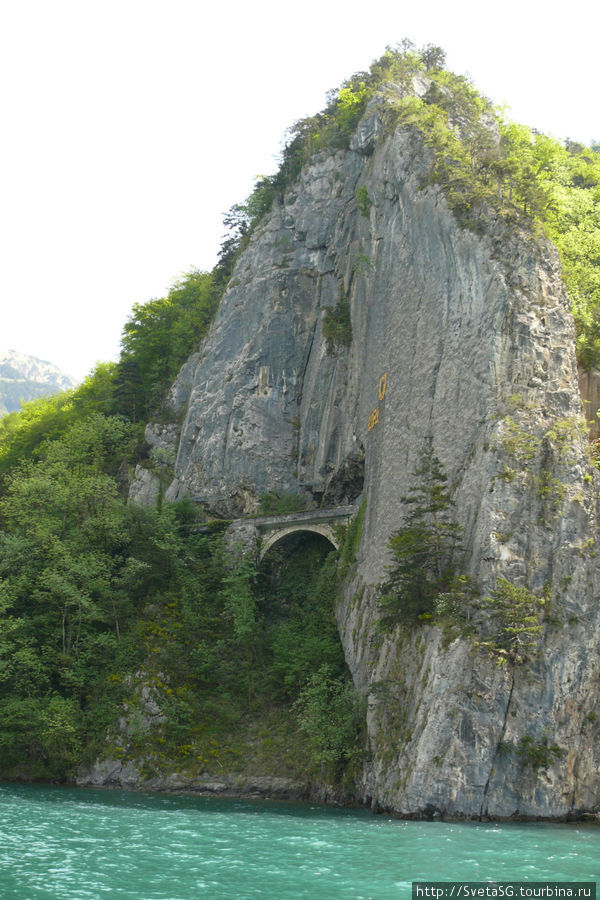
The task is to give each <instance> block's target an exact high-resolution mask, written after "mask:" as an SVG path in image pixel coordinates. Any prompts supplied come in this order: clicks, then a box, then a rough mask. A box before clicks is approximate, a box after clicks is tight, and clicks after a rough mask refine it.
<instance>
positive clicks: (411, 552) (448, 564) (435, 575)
mask: <svg viewBox="0 0 600 900" xmlns="http://www.w3.org/2000/svg"><path fill="white" fill-rule="evenodd" d="M413 475H414V478H415V480H416V484H415V485H414V487H412V488H410V489H409V492H408V496H407V497H402V502H403V503H404V504H406V506H407V507H408V512H407V513H406V515H405V517H404V524H403V526H402V528H400V529H399V530H398V531H396V532H395V533H394V534H393V535H392V537H391V538H390V541H389V547H390V549H391V550H392V551H393V554H394V563H393V565H392V566H390V569H389V576H388V578H387V581H386V582H385V584H384V586H383V597H382V598H381V600H380V608H381V610H382V613H383V616H382V618H381V620H380V621H381V625H382V626H383V627H384V628H385V627H394V626H395V625H396V624H398V623H399V622H414V621H415V620H416V619H419V618H424V617H429V616H430V615H431V613H432V612H433V610H434V607H435V600H436V598H438V597H440V595H444V596H446V595H448V594H449V593H452V592H453V591H455V590H456V586H457V585H456V583H457V580H458V576H457V563H458V561H459V559H460V557H461V556H462V548H461V547H460V540H461V535H462V528H461V527H460V525H457V524H456V523H455V522H453V521H452V515H451V511H452V508H453V506H454V501H453V500H452V496H451V492H450V489H449V488H448V479H447V477H446V475H445V473H444V471H443V468H442V464H441V463H440V461H439V459H438V458H437V456H436V455H435V453H434V452H433V450H432V449H431V448H429V449H426V450H424V451H423V453H422V454H421V461H420V464H419V466H418V468H417V469H416V471H415V472H414V473H413ZM461 581H464V578H463V577H462V576H461Z"/></svg>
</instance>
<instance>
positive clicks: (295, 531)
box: [258, 523, 339, 563]
mask: <svg viewBox="0 0 600 900" xmlns="http://www.w3.org/2000/svg"><path fill="white" fill-rule="evenodd" d="M302 534H317V535H320V536H321V537H322V538H323V539H324V540H325V541H327V542H328V543H329V544H330V549H331V548H333V549H334V550H338V549H339V541H338V539H337V535H336V533H335V531H334V530H333V528H332V527H331V526H330V525H328V524H327V523H323V524H321V523H320V524H315V525H313V524H306V525H288V526H285V527H282V528H279V529H278V530H277V531H274V532H273V533H272V534H270V535H268V536H266V537H264V538H263V540H262V542H261V546H260V550H259V554H258V560H259V563H262V561H263V560H264V558H265V556H266V555H267V553H268V552H269V550H271V548H272V547H275V546H277V545H278V544H280V543H281V541H284V542H286V543H289V542H287V541H286V538H290V537H291V536H292V535H298V536H300V535H302ZM294 543H296V544H297V543H298V542H297V541H293V542H292V545H293V544H294ZM280 549H281V548H280Z"/></svg>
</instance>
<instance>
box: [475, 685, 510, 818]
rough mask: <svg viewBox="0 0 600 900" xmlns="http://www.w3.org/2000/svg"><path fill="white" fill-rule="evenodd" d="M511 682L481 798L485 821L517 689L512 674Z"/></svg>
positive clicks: (481, 810) (480, 815)
mask: <svg viewBox="0 0 600 900" xmlns="http://www.w3.org/2000/svg"><path fill="white" fill-rule="evenodd" d="M510 678H511V681H510V690H509V692H508V700H507V702H506V709H505V710H504V721H503V723H502V731H501V732H500V737H499V738H498V742H497V743H496V749H495V750H494V755H493V757H492V762H491V765H490V771H489V774H488V777H487V781H486V783H485V787H484V789H483V797H482V798H481V806H480V808H479V818H480V819H483V817H484V815H485V816H486V815H487V803H486V800H487V795H488V791H489V788H490V781H491V779H492V775H493V774H494V766H495V764H496V759H497V757H498V753H499V751H500V745H501V744H502V741H503V740H504V735H505V734H506V726H507V723H508V711H509V709H510V703H511V700H512V695H513V690H514V687H515V676H514V675H513V674H512V673H511V676H510Z"/></svg>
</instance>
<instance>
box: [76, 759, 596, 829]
mask: <svg viewBox="0 0 600 900" xmlns="http://www.w3.org/2000/svg"><path fill="white" fill-rule="evenodd" d="M72 786H74V787H82V788H103V789H107V790H124V791H140V792H148V793H156V794H161V793H165V794H190V795H194V796H198V797H220V798H223V799H231V800H264V801H282V802H285V801H288V802H293V803H313V804H314V803H316V804H320V805H324V806H338V807H345V808H349V809H351V808H356V809H370V810H371V811H372V812H373V813H374V814H376V815H386V816H389V817H390V818H395V819H396V818H397V819H405V820H419V821H433V820H435V821H447V822H452V821H456V822H460V821H494V822H507V823H510V822H513V823H515V824H517V823H520V822H548V823H553V824H577V823H579V824H581V823H582V822H584V823H589V824H595V825H598V826H600V814H598V813H596V812H593V811H591V810H590V811H581V812H578V813H577V814H576V815H570V816H569V815H568V816H553V817H550V816H532V815H527V814H520V813H519V810H515V812H514V813H513V814H512V815H511V816H493V817H483V818H482V819H477V818H475V817H473V818H471V817H469V816H457V815H452V814H450V815H448V814H446V813H445V811H444V810H441V809H439V808H437V807H434V806H432V805H431V804H426V805H424V806H423V808H422V809H419V810H417V811H415V812H412V813H407V812H399V811H398V810H394V809H390V808H389V807H384V806H381V805H380V804H379V803H378V802H377V801H376V800H374V799H371V798H370V797H365V798H364V799H363V798H361V797H360V796H358V795H357V794H355V793H353V792H352V791H348V790H342V789H340V788H336V787H335V786H333V785H331V784H325V783H323V782H314V781H309V780H305V781H302V780H296V779H293V778H285V777H278V776H271V775H249V774H247V773H239V772H236V773H220V774H218V775H215V774H214V773H208V772H204V773H202V774H201V775H195V776H190V775H183V774H181V773H180V772H172V773H170V774H167V775H156V776H154V777H151V778H147V777H145V776H144V775H143V774H142V772H141V771H140V770H139V769H138V768H137V767H136V766H135V765H133V763H128V762H125V763H124V762H122V761H121V760H117V759H105V760H102V761H99V762H97V763H95V764H94V766H93V767H92V768H91V769H89V770H86V771H84V772H81V773H80V774H79V775H78V776H77V777H76V778H75V780H74V782H73V785H72Z"/></svg>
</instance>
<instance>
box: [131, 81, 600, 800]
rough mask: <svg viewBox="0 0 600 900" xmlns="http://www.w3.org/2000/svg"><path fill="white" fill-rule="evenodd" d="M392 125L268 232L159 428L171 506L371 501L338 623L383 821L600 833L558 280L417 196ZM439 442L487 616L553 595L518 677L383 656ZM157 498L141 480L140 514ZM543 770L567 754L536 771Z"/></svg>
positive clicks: (589, 572) (419, 172)
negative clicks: (397, 582) (364, 702)
mask: <svg viewBox="0 0 600 900" xmlns="http://www.w3.org/2000/svg"><path fill="white" fill-rule="evenodd" d="M417 87H418V86H417ZM423 89H424V88H423ZM380 108H381V101H380V102H379V105H378V104H377V103H372V104H371V105H370V106H369V108H368V109H367V112H366V114H365V115H364V116H363V119H362V120H361V122H360V124H359V126H358V129H357V131H356V133H355V135H354V137H353V139H352V141H351V143H350V148H349V149H348V150H337V151H333V152H322V153H321V154H320V155H316V156H314V157H313V158H312V160H311V161H310V163H309V164H308V165H307V166H305V168H304V169H303V171H302V173H301V175H300V177H299V179H298V181H297V182H296V183H295V184H294V185H293V186H292V187H291V188H289V189H288V190H287V192H286V194H285V197H284V199H283V201H282V202H280V203H278V204H276V205H275V206H274V208H273V209H272V210H271V212H270V213H269V214H268V215H267V216H266V217H265V218H264V219H263V220H262V222H261V223H260V225H259V227H258V228H257V229H256V230H255V231H254V233H253V234H252V237H251V240H250V243H249V245H248V247H247V248H246V249H245V251H244V252H243V253H242V255H241V256H240V258H239V260H238V262H237V265H236V268H235V271H234V274H233V278H232V280H231V282H230V284H229V287H228V289H227V291H226V293H225V295H224V297H223V300H222V302H221V305H220V309H219V311H218V314H217V317H216V320H215V322H214V324H213V327H212V330H211V332H210V334H209V336H208V338H207V339H206V341H205V342H204V343H203V345H202V346H201V347H200V348H199V350H198V352H197V353H196V354H195V355H194V356H193V357H192V358H191V359H190V360H189V361H188V363H187V364H186V365H185V366H184V368H183V370H182V371H181V373H180V375H179V377H178V380H177V382H176V384H175V385H174V387H173V390H172V392H171V396H170V401H169V402H170V406H171V410H172V412H173V420H174V421H175V420H178V421H180V422H182V424H181V427H180V428H179V427H178V426H176V425H164V424H163V425H160V426H158V425H154V426H149V428H148V432H147V433H148V439H149V441H150V443H151V445H152V446H153V452H154V455H155V459H157V460H163V461H164V460H167V461H168V462H169V461H170V462H171V463H172V464H173V466H174V476H175V477H174V478H173V480H172V482H171V484H170V486H169V487H168V490H167V496H168V497H169V498H170V499H173V500H176V499H179V498H181V497H184V496H192V497H194V498H197V499H198V500H199V501H201V502H202V503H203V505H204V507H205V508H206V509H207V510H208V511H209V512H210V513H212V514H216V515H219V516H224V517H236V516H238V515H242V514H248V513H253V512H255V511H256V509H257V500H258V497H259V496H260V494H261V493H263V492H265V491H279V492H284V493H285V492H307V493H308V494H309V495H310V497H312V499H313V500H314V501H315V502H318V503H320V504H322V505H325V506H327V505H332V506H333V505H336V504H340V503H348V502H352V501H353V500H355V499H356V498H357V497H358V496H359V495H360V494H364V497H365V498H366V515H365V520H364V527H363V531H362V538H361V542H360V548H359V552H358V558H357V564H356V567H355V570H354V573H353V576H352V580H351V582H349V583H348V584H347V585H346V588H345V593H344V599H343V602H341V603H340V606H339V609H338V621H339V630H340V636H341V639H342V642H343V644H344V648H345V653H346V658H347V661H348V664H349V666H350V669H351V671H352V674H353V677H354V679H355V683H356V685H357V686H358V688H359V689H360V690H361V691H364V692H368V693H369V712H368V725H369V746H370V754H369V761H368V762H367V763H366V765H365V769H364V775H363V783H362V787H361V790H362V796H363V798H364V799H365V800H368V799H369V798H370V799H371V800H372V802H373V804H374V805H375V806H380V807H383V808H387V809H392V810H395V811H397V812H399V813H401V814H403V815H415V816H417V815H430V814H434V813H435V812H436V811H438V812H439V813H441V814H444V815H451V816H457V817H460V816H468V817H480V816H482V817H487V816H489V817H510V816H543V817H567V816H570V815H577V814H579V813H581V812H582V811H585V810H592V809H598V806H599V804H600V776H599V764H600V742H599V740H598V721H599V718H598V717H599V716H600V709H598V680H599V676H600V672H599V658H598V642H599V637H600V633H599V632H600V618H599V613H598V601H597V598H598V565H597V562H596V559H595V552H594V542H595V533H596V532H595V515H596V490H597V484H596V483H595V480H596V475H595V473H594V471H593V470H592V469H590V466H589V459H588V451H587V434H586V430H585V427H582V402H581V397H580V394H579V390H578V383H577V371H576V363H575V355H574V335H573V323H572V318H571V314H570V312H569V306H568V301H567V298H566V296H565V291H564V288H563V285H562V281H561V275H560V269H559V264H558V260H557V256H556V253H555V251H554V248H553V247H552V246H551V245H550V244H548V243H547V242H546V241H544V240H543V239H534V238H533V237H532V236H531V235H530V234H528V233H525V232H519V231H518V230H515V229H514V228H513V229H512V230H510V229H509V228H508V227H507V226H506V225H504V224H502V223H501V222H500V221H498V222H497V223H496V224H492V225H491V226H490V227H489V228H488V229H487V231H486V233H485V234H484V235H476V234H474V233H473V232H471V231H468V230H465V229H461V227H459V225H458V224H457V221H456V219H455V217H454V216H453V214H452V212H451V211H450V210H449V208H448V206H447V204H446V201H445V199H444V197H443V195H442V193H441V192H440V190H439V189H438V188H437V187H436V186H435V185H431V186H427V187H423V186H422V184H423V179H422V176H423V173H424V171H425V168H426V166H427V162H428V155H427V150H426V149H425V148H424V146H423V144H422V142H421V140H420V139H419V137H418V136H417V135H416V134H415V133H411V132H410V130H402V129H398V130H396V131H394V132H393V133H387V132H386V130H385V128H384V127H383V121H382V117H381V115H380ZM341 298H343V300H344V302H346V301H347V302H348V304H349V310H350V320H351V329H352V340H351V342H350V343H349V345H348V346H346V345H345V344H343V343H340V344H339V345H337V346H335V347H331V346H330V347H329V348H328V346H327V340H326V338H325V336H324V333H323V330H324V319H325V317H326V315H327V310H332V309H333V308H335V307H336V304H339V302H340V299H341ZM328 350H329V352H328ZM426 443H428V444H429V443H430V444H431V445H432V447H433V449H434V450H435V453H436V454H437V456H438V457H439V459H440V460H441V462H442V463H443V465H444V468H445V470H446V472H447V474H448V477H449V481H450V483H451V484H452V486H453V488H454V499H455V501H456V517H457V520H458V521H459V522H460V524H461V525H462V526H463V528H464V530H465V537H466V544H467V546H468V570H469V572H470V573H471V574H472V575H473V576H474V577H475V578H476V579H477V581H478V583H479V585H480V587H481V590H482V592H483V594H486V593H489V592H490V591H493V589H494V586H495V585H496V582H497V579H498V578H499V577H503V578H506V579H508V580H510V581H511V582H512V583H513V584H514V585H519V586H524V585H526V586H527V587H528V588H529V589H530V590H532V591H535V592H538V593H539V594H542V593H544V592H545V595H546V596H547V597H551V603H550V613H549V614H547V615H546V617H545V619H544V630H543V636H542V638H541V646H540V650H539V652H538V653H537V654H536V655H532V656H531V659H530V660H529V661H528V662H527V663H526V664H524V665H508V666H499V665H498V664H497V662H496V661H495V659H494V656H493V655H492V654H490V653H489V652H488V651H487V650H486V649H485V648H483V647H481V646H478V644H477V641H474V640H473V638H472V637H469V636H466V635H459V634H456V633H454V632H451V633H450V634H447V633H444V632H443V631H442V629H440V628H438V627H434V626H430V625H422V626H420V627H418V628H415V629H404V630H403V629H402V628H401V627H398V628H397V629H396V631H395V632H394V633H392V634H389V635H387V636H386V637H385V638H384V639H382V640H381V641H379V642H378V643H377V642H375V643H374V642H373V640H372V636H373V624H374V622H375V621H376V620H377V618H378V611H377V602H376V591H377V585H378V584H379V583H380V582H381V581H382V579H383V578H384V577H385V572H386V565H388V564H389V561H390V554H389V549H388V546H387V545H388V540H389V537H390V535H391V534H392V533H393V532H394V531H395V530H396V529H397V528H398V527H399V525H400V522H401V520H402V515H403V506H402V500H401V498H402V497H403V496H404V495H405V494H406V492H407V490H408V489H409V487H410V486H411V473H413V472H414V470H415V468H416V465H417V463H418V459H419V454H420V452H421V450H422V448H423V446H424V445H425V444H426ZM156 489H157V488H156V482H155V481H154V482H153V480H152V477H151V476H150V475H149V474H148V473H147V472H145V473H144V477H143V479H142V478H141V477H140V479H139V480H138V482H137V483H136V485H135V486H134V492H133V493H134V495H135V496H137V497H138V498H140V499H143V498H144V497H145V498H149V497H151V496H152V494H153V492H154V491H155V490H156ZM478 627H479V628H480V629H483V632H485V628H486V623H485V621H483V620H481V621H479V622H478ZM374 685H377V686H378V689H377V690H375V689H374ZM382 686H383V688H382ZM528 748H529V750H530V751H531V749H532V748H534V749H535V748H538V749H539V748H542V750H543V748H546V749H547V748H555V750H552V751H548V752H547V753H546V756H543V754H542V757H541V762H540V757H539V755H538V757H537V758H536V757H535V754H534V753H533V752H529V755H528V753H527V750H528Z"/></svg>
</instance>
